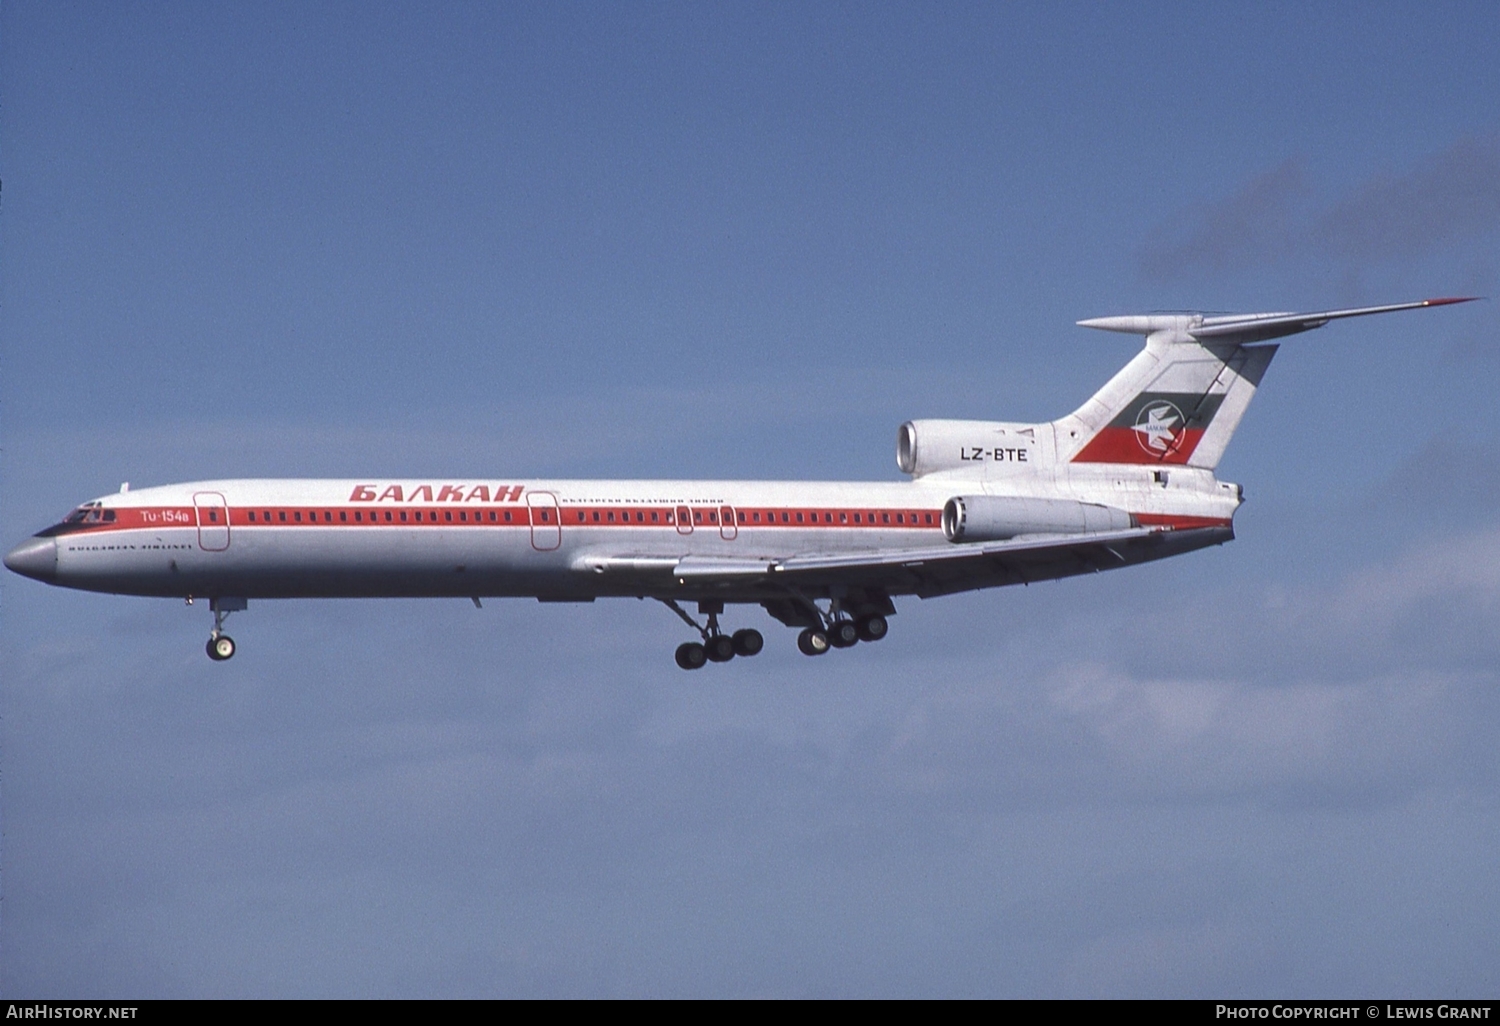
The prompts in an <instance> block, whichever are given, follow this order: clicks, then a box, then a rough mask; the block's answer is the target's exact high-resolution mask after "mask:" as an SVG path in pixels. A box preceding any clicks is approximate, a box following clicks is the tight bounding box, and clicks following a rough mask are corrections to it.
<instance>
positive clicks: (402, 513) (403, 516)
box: [401, 509, 406, 524]
mask: <svg viewBox="0 0 1500 1026" xmlns="http://www.w3.org/2000/svg"><path fill="white" fill-rule="evenodd" d="M401 522H402V523H403V524H404V523H406V510H404V509H403V510H402V511H401Z"/></svg>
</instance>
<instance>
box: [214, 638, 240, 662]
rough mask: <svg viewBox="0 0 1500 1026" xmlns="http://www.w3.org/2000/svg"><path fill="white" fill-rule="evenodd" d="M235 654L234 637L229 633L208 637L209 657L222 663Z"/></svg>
mask: <svg viewBox="0 0 1500 1026" xmlns="http://www.w3.org/2000/svg"><path fill="white" fill-rule="evenodd" d="M232 655H234V639H233V638H231V637H230V636H229V635H227V634H220V635H219V636H218V637H216V638H209V639H208V657H209V658H210V659H212V660H213V661H214V662H216V663H222V662H223V661H224V660H226V659H228V658H229V657H230V656H232Z"/></svg>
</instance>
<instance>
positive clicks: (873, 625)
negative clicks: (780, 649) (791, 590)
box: [797, 612, 891, 656]
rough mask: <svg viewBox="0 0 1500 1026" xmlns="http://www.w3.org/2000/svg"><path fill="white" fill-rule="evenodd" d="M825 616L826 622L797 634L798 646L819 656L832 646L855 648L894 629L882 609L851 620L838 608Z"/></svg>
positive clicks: (807, 652) (804, 653) (803, 650)
mask: <svg viewBox="0 0 1500 1026" xmlns="http://www.w3.org/2000/svg"><path fill="white" fill-rule="evenodd" d="M820 615H822V614H821V613H820ZM823 619H825V620H826V621H827V623H826V625H825V626H823V627H808V628H806V629H804V630H803V631H802V633H801V634H799V635H797V649H798V651H800V652H801V653H802V654H803V655H810V656H820V655H822V654H823V653H824V652H827V651H828V650H829V649H830V648H853V647H854V646H855V645H856V644H858V643H859V642H861V641H879V640H880V639H881V638H883V637H885V636H886V634H887V633H888V632H889V631H890V629H891V627H890V624H889V623H887V622H886V619H885V617H883V616H881V615H880V614H879V613H873V614H871V615H869V616H861V617H859V618H858V619H857V620H851V619H849V618H848V617H845V616H842V615H840V614H838V613H836V612H835V613H830V614H828V615H827V616H825V617H823Z"/></svg>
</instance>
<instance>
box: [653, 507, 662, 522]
mask: <svg viewBox="0 0 1500 1026" xmlns="http://www.w3.org/2000/svg"><path fill="white" fill-rule="evenodd" d="M651 522H652V523H653V524H656V523H660V522H661V513H660V512H659V511H657V510H654V509H653V510H652V511H651Z"/></svg>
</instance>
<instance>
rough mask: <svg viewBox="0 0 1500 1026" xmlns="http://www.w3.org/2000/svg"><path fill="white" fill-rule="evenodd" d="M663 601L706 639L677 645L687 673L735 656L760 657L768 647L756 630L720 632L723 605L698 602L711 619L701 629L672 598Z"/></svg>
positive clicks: (745, 629) (678, 653) (679, 657)
mask: <svg viewBox="0 0 1500 1026" xmlns="http://www.w3.org/2000/svg"><path fill="white" fill-rule="evenodd" d="M661 601H662V603H663V604H664V605H666V606H667V607H668V608H669V609H671V610H672V612H674V613H676V614H677V615H678V616H680V617H682V619H683V622H684V623H686V624H687V625H688V626H689V627H691V628H693V630H695V631H697V632H698V633H699V634H701V635H702V636H703V641H702V642H701V643H700V642H697V641H685V642H683V643H682V644H681V645H678V646H677V665H678V666H680V667H682V668H683V669H684V670H698V669H701V668H702V667H703V666H704V665H706V664H708V663H727V662H729V660H731V659H733V658H734V657H735V656H753V655H758V654H759V653H760V650H761V649H763V648H765V647H766V639H765V638H764V637H762V636H761V633H760V631H758V630H756V629H755V628H753V627H746V628H744V629H742V630H737V631H735V632H734V633H733V634H725V633H724V632H723V631H721V630H720V629H719V614H720V613H722V612H723V611H724V603H722V602H713V601H704V602H699V603H698V612H700V613H703V614H704V615H706V616H707V617H708V623H707V624H706V625H703V626H700V625H699V624H698V621H696V620H694V619H693V618H692V617H691V616H688V614H687V613H685V612H683V609H682V607H681V606H679V605H678V604H677V603H676V601H674V600H673V599H662V600H661Z"/></svg>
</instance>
